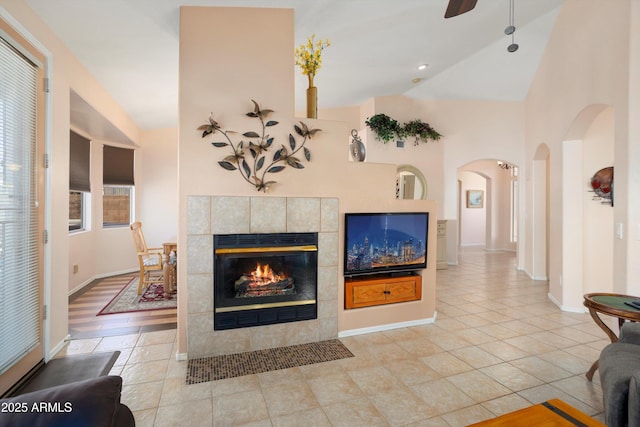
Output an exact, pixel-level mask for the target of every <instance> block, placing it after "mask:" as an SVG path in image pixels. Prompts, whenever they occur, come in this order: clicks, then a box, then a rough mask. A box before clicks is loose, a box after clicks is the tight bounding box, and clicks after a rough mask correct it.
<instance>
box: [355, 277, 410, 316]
mask: <svg viewBox="0 0 640 427" xmlns="http://www.w3.org/2000/svg"><path fill="white" fill-rule="evenodd" d="M420 298H422V276H420V275H419V274H412V275H406V276H405V275H393V274H378V275H372V276H364V277H356V278H345V280H344V308H345V309H350V308H360V307H370V306H374V305H382V304H393V303H398V302H405V301H417V300H419V299H420Z"/></svg>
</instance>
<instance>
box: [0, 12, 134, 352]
mask: <svg viewBox="0 0 640 427" xmlns="http://www.w3.org/2000/svg"><path fill="white" fill-rule="evenodd" d="M0 14H1V16H2V17H3V18H4V19H6V20H7V21H8V22H9V23H10V24H11V25H12V26H14V27H15V29H16V30H17V31H18V32H20V33H22V34H23V36H24V37H25V38H27V39H28V40H30V41H31V42H32V43H33V44H34V45H35V46H36V47H37V48H38V49H39V50H41V51H42V52H43V53H44V54H45V55H46V56H47V61H48V66H49V70H48V71H49V77H50V78H51V91H50V94H49V97H48V107H47V119H48V122H47V130H46V144H47V148H46V149H47V151H48V152H49V153H50V154H51V156H50V158H51V167H50V168H49V170H48V175H47V177H46V180H47V183H46V184H47V198H46V203H47V206H48V209H47V214H46V215H47V217H46V219H45V224H46V226H47V228H48V229H49V236H50V243H49V244H48V245H47V247H46V248H45V256H46V270H45V303H46V304H47V305H49V307H50V310H49V313H50V316H49V318H48V319H47V320H46V325H45V355H46V358H49V357H50V356H51V355H52V353H54V352H55V351H56V350H57V349H59V348H60V346H61V345H62V344H63V342H64V339H65V338H66V337H67V333H68V301H67V299H68V292H69V283H70V277H69V266H70V263H69V254H70V238H69V235H68V194H69V128H70V102H69V96H70V95H69V93H70V89H73V90H74V91H76V92H77V93H78V94H79V95H80V96H82V98H84V99H85V100H86V101H87V102H89V103H90V104H91V105H92V106H93V107H94V108H95V109H96V110H98V111H99V112H100V113H101V114H102V115H103V116H105V117H107V118H108V119H109V120H110V121H111V122H112V123H113V124H114V125H115V126H116V127H117V128H119V129H120V130H121V131H122V132H124V133H125V134H126V135H127V136H128V137H129V138H130V139H131V140H133V141H137V140H139V131H138V129H137V128H136V126H135V125H134V123H133V122H132V121H131V120H130V119H129V118H128V117H127V116H126V114H125V113H124V111H123V110H122V109H121V108H120V107H119V106H118V105H117V104H116V102H115V101H114V100H113V99H112V98H111V97H110V96H109V94H108V93H107V92H106V91H105V90H104V89H103V88H102V87H101V86H100V85H99V84H98V82H97V81H96V80H95V78H93V76H91V75H90V74H89V73H88V72H87V70H86V69H85V68H84V67H83V66H82V64H80V62H79V61H78V60H77V59H76V58H75V57H74V56H73V55H72V54H71V53H70V52H69V50H68V49H67V48H66V47H65V46H64V45H63V44H62V42H61V41H60V40H59V39H58V38H57V37H56V36H55V35H54V34H53V33H52V32H51V31H50V30H49V29H48V27H47V26H46V25H45V24H44V23H43V22H42V21H41V20H40V19H39V18H38V17H37V16H36V15H35V14H34V13H33V12H32V11H31V9H30V8H29V7H28V6H27V5H26V3H25V2H18V1H13V0H0ZM127 238H128V239H130V237H129V236H127ZM82 243H83V244H85V243H87V242H82ZM104 243H108V244H113V245H115V247H112V248H111V249H112V250H113V251H117V250H119V246H120V242H115V241H110V242H104ZM89 245H90V243H89ZM103 247H104V246H103Z"/></svg>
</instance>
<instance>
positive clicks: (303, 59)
mask: <svg viewBox="0 0 640 427" xmlns="http://www.w3.org/2000/svg"><path fill="white" fill-rule="evenodd" d="M315 37H316V35H315V34H312V35H311V37H309V38H307V42H306V43H303V44H301V45H300V46H298V47H297V48H296V65H298V66H299V67H300V68H301V69H302V74H304V75H305V76H307V77H308V78H309V87H311V86H313V78H314V77H315V75H316V73H317V72H318V70H319V69H320V66H321V65H322V50H323V49H324V48H326V47H327V46H331V43H330V42H329V39H324V40H322V39H320V40H317V41H316V40H315Z"/></svg>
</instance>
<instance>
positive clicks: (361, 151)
mask: <svg viewBox="0 0 640 427" xmlns="http://www.w3.org/2000/svg"><path fill="white" fill-rule="evenodd" d="M349 151H351V157H353V160H355V161H356V162H363V161H364V159H365V157H366V156H367V150H366V149H365V147H364V144H363V143H362V139H361V138H360V136H359V135H358V131H357V130H356V129H351V144H349Z"/></svg>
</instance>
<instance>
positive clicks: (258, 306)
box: [216, 299, 316, 313]
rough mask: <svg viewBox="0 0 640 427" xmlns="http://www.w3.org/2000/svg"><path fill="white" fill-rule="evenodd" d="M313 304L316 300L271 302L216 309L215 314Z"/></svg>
mask: <svg viewBox="0 0 640 427" xmlns="http://www.w3.org/2000/svg"><path fill="white" fill-rule="evenodd" d="M315 303H316V300H314V299H308V300H302V301H283V302H271V303H267V304H251V305H238V306H235V307H219V308H216V313H231V312H233V311H244V310H259V309H262V308H274V307H293V306H296V305H310V304H315Z"/></svg>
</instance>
